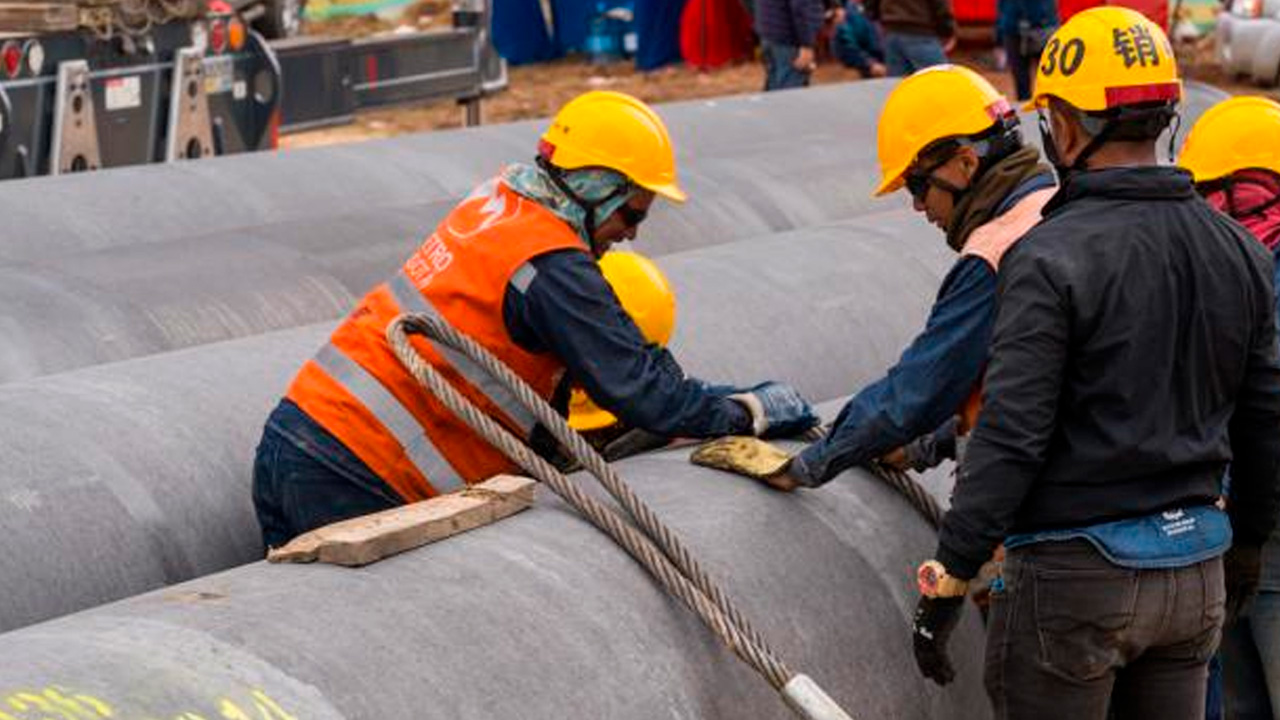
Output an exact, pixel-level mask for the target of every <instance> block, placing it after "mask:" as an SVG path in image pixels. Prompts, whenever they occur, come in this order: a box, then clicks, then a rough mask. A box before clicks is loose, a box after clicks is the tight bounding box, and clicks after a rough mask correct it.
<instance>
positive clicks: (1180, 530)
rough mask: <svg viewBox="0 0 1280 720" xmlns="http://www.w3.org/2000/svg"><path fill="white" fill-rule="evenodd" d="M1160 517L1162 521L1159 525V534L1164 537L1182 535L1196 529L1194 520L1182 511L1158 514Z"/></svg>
mask: <svg viewBox="0 0 1280 720" xmlns="http://www.w3.org/2000/svg"><path fill="white" fill-rule="evenodd" d="M1160 517H1161V518H1162V520H1163V522H1161V523H1160V532H1161V533H1162V534H1163V535H1164V536H1165V537H1174V536H1177V535H1184V534H1186V533H1189V532H1192V531H1194V530H1195V529H1196V519H1195V518H1194V517H1190V516H1188V515H1187V514H1186V513H1185V512H1183V511H1182V510H1166V511H1165V512H1162V513H1160Z"/></svg>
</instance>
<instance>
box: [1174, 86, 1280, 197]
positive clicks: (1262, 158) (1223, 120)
mask: <svg viewBox="0 0 1280 720" xmlns="http://www.w3.org/2000/svg"><path fill="white" fill-rule="evenodd" d="M1178 164H1179V165H1181V166H1182V167H1184V168H1186V169H1187V170H1190V171H1191V174H1192V175H1193V176H1195V179H1196V182H1198V183H1202V182H1209V181H1211V180H1218V179H1220V178H1224V177H1226V176H1228V175H1231V174H1233V173H1236V172H1239V171H1240V170H1246V169H1250V168H1257V169H1260V170H1270V171H1271V172H1274V173H1277V174H1280V103H1278V102H1276V101H1274V100H1269V99H1267V98H1263V97H1233V98H1231V99H1229V100H1223V101H1222V102H1220V103H1218V104H1217V105H1214V106H1213V107H1211V108H1209V110H1208V111H1206V112H1205V114H1204V115H1201V116H1200V119H1199V120H1197V121H1196V124H1195V127H1193V128H1191V134H1189V135H1187V142H1186V143H1185V144H1184V145H1183V146H1182V155H1181V156H1180V157H1179V158H1178Z"/></svg>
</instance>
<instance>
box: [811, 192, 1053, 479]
mask: <svg viewBox="0 0 1280 720" xmlns="http://www.w3.org/2000/svg"><path fill="white" fill-rule="evenodd" d="M1053 183H1054V179H1053V176H1052V175H1049V174H1041V175H1036V176H1034V177H1032V178H1029V179H1028V180H1027V181H1026V182H1023V183H1022V184H1021V185H1019V186H1018V187H1017V188H1015V189H1014V191H1013V192H1011V193H1009V196H1008V197H1007V198H1005V199H1004V202H1003V203H1002V204H1001V205H1000V207H999V208H997V212H996V215H997V216H998V215H1000V214H1002V213H1004V212H1007V211H1008V209H1009V208H1011V207H1013V205H1014V204H1016V203H1017V202H1018V201H1019V200H1022V199H1023V198H1025V197H1026V196H1027V195H1029V194H1031V193H1033V192H1035V191H1037V190H1041V189H1043V188H1046V187H1052V186H1053ZM995 318H996V271H995V269H994V268H992V267H991V265H989V264H988V263H987V261H986V260H983V259H982V258H980V257H976V256H973V255H967V256H964V257H961V258H960V259H959V260H958V261H957V262H956V264H955V265H953V266H952V267H951V271H950V272H948V273H947V277H946V278H945V279H944V280H943V281H942V287H941V288H940V289H939V290H938V297H937V299H936V300H934V303H933V309H932V310H930V312H929V320H928V322H927V323H926V324H925V328H924V332H922V333H920V334H919V335H917V336H916V339H915V340H913V341H912V343H911V345H910V346H908V347H907V349H906V351H904V352H903V353H902V357H900V358H898V362H897V364H896V365H894V366H893V367H892V368H890V369H889V372H888V374H887V375H885V377H884V378H882V379H880V380H878V381H877V382H875V383H872V384H871V385H869V386H867V387H866V388H864V389H863V390H862V392H860V393H858V394H857V395H855V396H854V397H853V399H851V400H850V401H849V402H848V404H846V405H845V406H844V409H842V410H841V411H840V415H839V416H837V417H836V421H835V425H834V426H833V427H832V430H831V432H830V433H829V434H828V435H827V436H826V437H825V438H823V439H822V440H819V441H818V442H816V443H813V444H812V445H810V446H809V447H807V448H805V449H804V451H803V452H801V453H800V454H799V455H797V456H796V458H795V459H794V460H793V461H792V463H791V468H790V470H789V472H788V474H789V475H791V476H792V477H793V478H795V480H796V481H797V482H801V483H804V484H806V485H809V486H813V487H816V486H818V485H821V484H823V483H825V482H827V481H828V480H830V479H831V478H833V477H835V476H836V475H838V474H840V473H841V472H842V471H844V470H848V469H849V468H851V467H857V466H859V465H863V464H865V463H867V462H868V461H870V460H873V459H875V458H878V457H880V456H881V455H884V454H885V453H887V452H889V451H890V450H892V449H894V448H896V447H900V446H902V445H905V444H907V443H908V442H910V441H912V440H914V439H916V438H918V437H920V436H921V435H924V434H925V433H928V432H932V431H933V430H934V429H936V428H938V426H940V425H942V423H943V422H945V421H946V420H947V419H948V418H950V417H951V416H953V415H955V414H956V411H957V410H959V408H960V407H961V405H963V403H964V401H965V400H966V399H967V398H968V397H969V394H970V393H971V392H973V390H974V388H975V387H977V385H978V382H979V381H980V380H981V379H982V371H983V368H984V367H985V365H986V361H987V346H988V345H990V343H991V332H992V329H993V327H994V326H995Z"/></svg>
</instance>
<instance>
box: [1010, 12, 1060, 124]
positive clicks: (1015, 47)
mask: <svg viewBox="0 0 1280 720" xmlns="http://www.w3.org/2000/svg"><path fill="white" fill-rule="evenodd" d="M1057 27H1058V4H1057V2H1056V1H1055V0H999V1H998V2H997V4H996V42H997V43H998V44H1000V46H1001V47H1003V48H1004V51H1005V57H1006V59H1007V63H1008V65H1009V72H1010V74H1012V75H1013V86H1014V90H1015V92H1016V93H1017V96H1018V98H1017V99H1018V101H1019V102H1023V101H1025V100H1028V99H1030V97H1031V78H1032V77H1033V74H1034V73H1035V71H1036V67H1037V66H1038V65H1039V64H1040V55H1041V53H1042V52H1044V46H1045V42H1046V41H1047V40H1048V39H1049V36H1050V35H1052V34H1053V31H1054V30H1055V29H1057Z"/></svg>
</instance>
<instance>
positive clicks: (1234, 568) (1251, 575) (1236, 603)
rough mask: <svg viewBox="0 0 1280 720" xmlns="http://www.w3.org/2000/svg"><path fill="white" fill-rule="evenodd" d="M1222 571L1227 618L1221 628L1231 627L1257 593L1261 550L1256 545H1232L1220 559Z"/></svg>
mask: <svg viewBox="0 0 1280 720" xmlns="http://www.w3.org/2000/svg"><path fill="white" fill-rule="evenodd" d="M1222 571H1223V575H1224V576H1225V578H1226V583H1227V617H1226V621H1225V623H1224V625H1223V627H1231V626H1232V625H1234V624H1235V622H1236V618H1238V617H1239V616H1240V614H1241V613H1243V612H1244V610H1245V608H1246V607H1247V606H1248V604H1249V601H1251V600H1252V599H1253V596H1254V595H1256V594H1257V593H1258V575H1259V574H1260V573H1261V572H1262V548H1260V547H1258V546H1257V545H1232V546H1231V549H1230V550H1228V551H1227V554H1226V555H1224V556H1223V557H1222Z"/></svg>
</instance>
